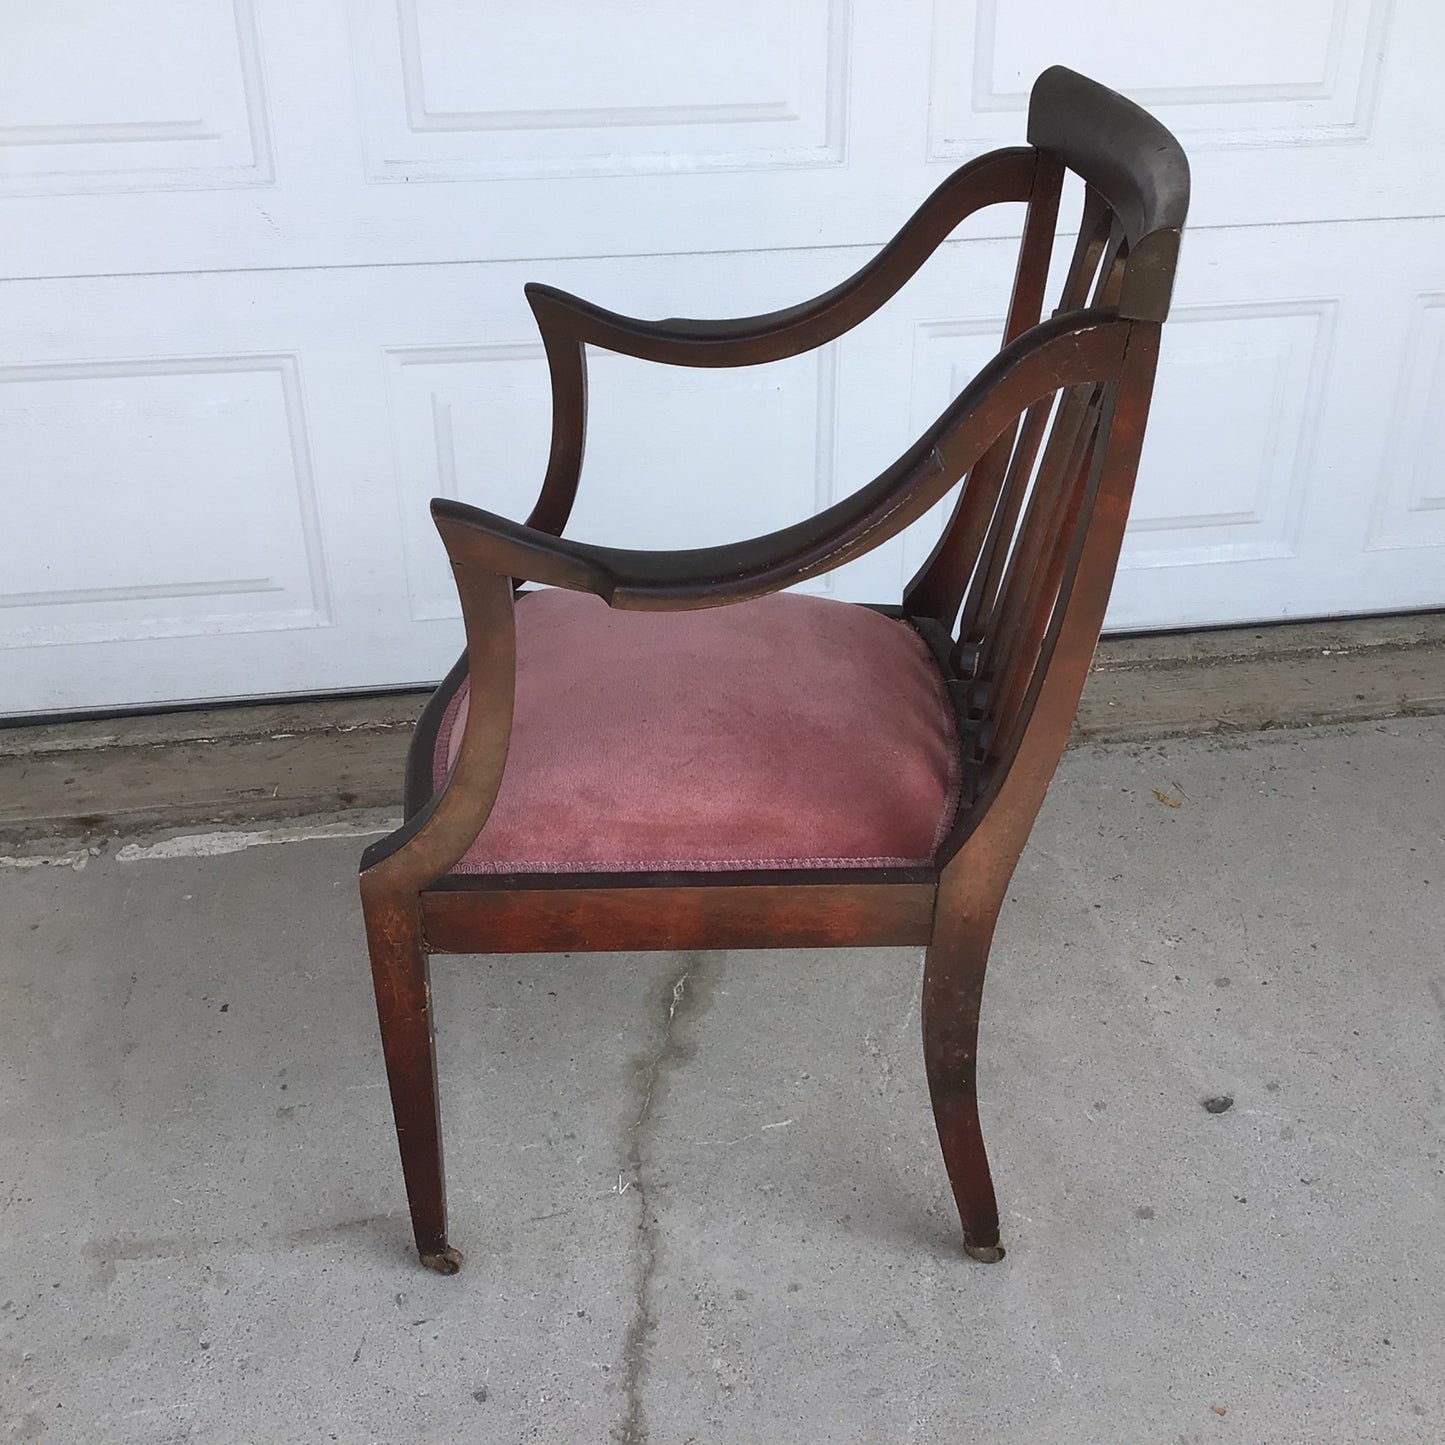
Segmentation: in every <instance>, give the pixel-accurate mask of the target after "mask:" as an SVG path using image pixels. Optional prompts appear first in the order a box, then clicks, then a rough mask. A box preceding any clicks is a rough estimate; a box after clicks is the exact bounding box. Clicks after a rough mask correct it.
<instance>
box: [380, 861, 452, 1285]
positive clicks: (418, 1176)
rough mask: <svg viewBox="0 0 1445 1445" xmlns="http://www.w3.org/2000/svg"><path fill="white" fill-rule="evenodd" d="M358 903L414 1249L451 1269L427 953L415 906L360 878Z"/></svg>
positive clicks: (442, 1270)
mask: <svg viewBox="0 0 1445 1445" xmlns="http://www.w3.org/2000/svg"><path fill="white" fill-rule="evenodd" d="M413 905H414V899H413ZM362 908H363V912H364V914H365V916H366V936H367V943H368V946H369V947H370V950H371V977H372V982H373V984H374V985H375V988H376V1012H377V1018H378V1020H379V1022H380V1024H381V1046H382V1052H383V1053H384V1054H385V1056H386V1076H387V1081H388V1083H389V1084H390V1086H391V1107H392V1113H393V1114H394V1116H395V1118H396V1138H397V1143H398V1145H399V1146H400V1148H401V1170H402V1174H403V1176H404V1177H405V1179H406V1195H407V1201H408V1203H409V1204H410V1206H411V1222H412V1229H413V1231H414V1232H415V1235H416V1248H417V1253H418V1254H419V1255H420V1256H421V1262H422V1263H423V1264H424V1265H426V1267H427V1268H428V1269H434V1270H436V1271H437V1273H438V1274H455V1273H456V1272H457V1270H459V1269H460V1268H461V1264H462V1256H461V1255H460V1253H458V1251H457V1250H455V1249H453V1248H452V1247H451V1246H450V1245H449V1244H448V1243H447V1199H446V1177H445V1174H444V1172H443V1168H442V1136H441V1116H440V1112H439V1109H438V1103H437V1076H436V1049H435V1045H434V1042H433V1038H432V1020H431V1006H430V1005H431V980H430V970H429V968H428V962H427V954H426V951H425V949H424V948H423V947H422V941H421V933H420V930H419V928H418V925H417V919H416V914H415V908H414V906H413V907H411V908H408V907H406V906H396V905H393V904H392V903H390V902H389V901H387V900H385V899H381V898H377V897H374V896H368V890H367V887H366V884H365V881H364V880H363V885H362Z"/></svg>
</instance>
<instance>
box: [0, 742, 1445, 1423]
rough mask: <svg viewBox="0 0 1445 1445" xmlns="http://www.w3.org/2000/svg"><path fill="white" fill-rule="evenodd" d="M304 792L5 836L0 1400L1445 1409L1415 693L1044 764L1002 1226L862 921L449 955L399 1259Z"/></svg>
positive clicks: (1014, 1033) (343, 956)
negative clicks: (722, 948) (443, 1155)
mask: <svg viewBox="0 0 1445 1445" xmlns="http://www.w3.org/2000/svg"><path fill="white" fill-rule="evenodd" d="M1156 790H1157V791H1156ZM1174 804H1177V805H1178V806H1174ZM366 821H367V820H366V819H364V818H362V819H360V820H356V819H352V820H347V821H343V822H342V824H341V825H340V831H341V832H342V833H343V834H351V833H356V832H357V831H358V830H359V829H360V828H361V827H364V826H365V824H366ZM314 831H316V829H315V828H313V827H312V826H311V825H309V824H308V823H306V822H305V821H304V820H303V821H302V822H301V823H300V824H299V825H297V826H295V827H293V828H292V829H291V830H290V831H287V830H284V829H283V830H282V831H281V832H280V834H279V836H280V837H282V838H287V837H289V838H292V839H293V840H295V841H289V842H269V843H262V842H260V841H257V844H256V846H250V847H246V848H244V849H242V850H240V851H236V852H231V853H222V854H219V855H215V856H207V854H208V853H210V852H211V851H212V850H213V849H214V848H215V847H216V846H217V845H216V844H215V843H214V842H211V843H196V842H194V841H190V842H185V843H181V844H172V845H171V846H169V847H161V848H157V847H156V841H157V840H156V838H155V837H143V838H139V839H122V838H118V839H114V840H112V842H111V844H110V845H109V846H108V847H107V848H105V849H103V850H102V851H101V852H100V853H98V854H84V855H83V857H84V866H82V867H79V868H77V867H76V866H75V864H76V863H77V862H79V861H81V857H82V855H75V856H72V857H70V858H69V860H68V861H67V860H66V859H65V858H64V857H63V856H61V855H60V854H57V855H56V856H57V858H58V859H59V861H57V862H54V863H50V864H41V865H36V866H23V867H22V866H19V865H18V864H17V862H16V861H15V860H14V859H12V860H10V861H9V862H8V864H7V865H6V866H4V867H0V988H3V994H0V1001H3V1007H0V1077H3V1081H4V1082H3V1088H0V1108H3V1116H0V1369H3V1390H0V1430H3V1432H5V1433H4V1434H3V1436H0V1438H4V1439H7V1440H11V1441H33V1440H42V1441H44V1442H46V1445H61V1442H76V1445H82V1442H83V1445H101V1442H105V1445H130V1442H136V1445H139V1442H146V1445H153V1442H166V1441H197V1442H233V1441H234V1442H278V1445H279V1442H292V1441H295V1442H312V1441H320V1442H324V1441H341V1442H347V1445H351V1442H371V1441H377V1442H398V1445H400V1442H417V1441H447V1442H450V1441H457V1442H461V1441H488V1442H491V1441H496V1442H514V1441H515V1442H523V1441H529V1442H530V1441H558V1442H574V1441H575V1442H589V1445H605V1442H611V1441H617V1442H624V1445H640V1442H650V1445H663V1442H667V1445H673V1442H676V1445H684V1442H699V1445H701V1442H708V1445H712V1442H717V1445H752V1442H757V1445H784V1442H793V1441H797V1442H808V1445H816V1442H855V1441H856V1442H873V1441H879V1442H889V1445H894V1442H917V1445H922V1442H929V1445H932V1442H939V1445H942V1442H957V1441H977V1442H983V1445H994V1442H998V1445H1041V1442H1055V1441H1058V1442H1070V1445H1089V1442H1099V1445H1105V1442H1107V1445H1132V1442H1140V1445H1156V1442H1163V1445H1203V1442H1215V1441H1219V1442H1225V1441H1228V1442H1261V1445H1263V1442H1269V1445H1291V1442H1314V1441H1330V1442H1369V1441H1382V1442H1391V1445H1405V1442H1417V1441H1418V1442H1436V1445H1438V1442H1440V1441H1441V1440H1445V1371H1442V1369H1441V1361H1442V1354H1441V1340H1442V1339H1445V1160H1442V1148H1445V1145H1442V1128H1445V1088H1442V1086H1445V1062H1442V1061H1445V843H1442V835H1445V718H1422V719H1414V720H1410V719H1401V720H1396V721H1391V722H1384V723H1380V722H1370V723H1364V724H1356V725H1352V726H1345V727H1332V728H1321V729H1314V730H1300V731H1289V732H1274V733H1263V734H1255V735H1250V736H1246V737H1240V738H1235V739H1229V740H1221V739H1210V740H1196V741H1184V742H1170V743H1166V744H1157V745H1139V744H1130V745H1115V746H1110V747H1100V746H1093V747H1082V748H1078V749H1075V750H1073V751H1072V752H1070V753H1069V754H1068V755H1067V757H1066V759H1065V762H1064V765H1063V769H1062V771H1061V773H1060V776H1059V779H1058V781H1057V783H1056V785H1055V787H1054V790H1053V792H1052V793H1051V795H1050V798H1049V801H1048V803H1047V804H1046V806H1045V809H1044V813H1043V816H1042V818H1041V820H1040V823H1039V827H1038V829H1037V831H1036V833H1035V836H1034V840H1033V842H1032V843H1031V845H1030V847H1029V849H1028V852H1027V853H1026V855H1025V857H1024V860H1023V863H1022V865H1021V867H1020V869H1019V873H1018V876H1017V880H1016V884H1015V888H1014V890H1013V900H1012V903H1011V905H1010V907H1009V908H1008V910H1007V911H1006V913H1005V916H1004V919H1003V923H1002V925H1001V928H1000V933H999V938H998V941H997V944H996V947H995V953H994V962H993V969H992V972H991V974H990V980H989V990H988V995H987V997H986V999H985V1005H984V1010H985V1019H984V1041H983V1051H982V1063H981V1078H982V1091H983V1096H984V1119H985V1127H986V1129H987V1130H988V1131H989V1136H990V1140H991V1144H992V1150H993V1155H994V1160H995V1175H996V1179H997V1182H998V1187H999V1194H1000V1203H1001V1207H1002V1211H1003V1216H1004V1228H1005V1240H1006V1243H1007V1245H1008V1249H1009V1253H1008V1257H1007V1259H1006V1260H1005V1261H1004V1262H1003V1263H1001V1264H998V1265H995V1266H991V1267H990V1266H984V1265H978V1264H975V1263H973V1262H971V1261H970V1260H968V1259H967V1258H966V1257H965V1256H964V1255H963V1254H962V1252H961V1250H960V1249H959V1247H958V1243H957V1237H956V1233H955V1229H956V1223H955V1221H954V1219H953V1218H952V1216H951V1204H950V1202H949V1199H948V1194H947V1184H946V1181H945V1178H944V1175H943V1171H942V1167H941V1163H940V1161H939V1159H938V1157H937V1152H936V1144H935V1142H934V1140H933V1138H932V1124H931V1118H930V1115H929V1112H928V1107H927V1101H926V1093H925V1088H924V1082H923V1075H922V1066H921V1059H920V1054H919V1045H918V1038H917V1034H918V984H919V973H920V958H919V955H918V953H917V951H914V950H891V951H882V950H880V951H875V952H867V953H848V952H838V953H790V954H756V953H728V954H699V955H689V956H677V955H645V956H635V957H633V956H618V955H612V956H604V957H598V958H586V957H541V958H510V957H495V958H488V959H444V960H440V961H439V962H438V963H437V965H436V968H435V994H436V1000H437V1007H438V1010H439V1038H440V1053H441V1070H442V1083H443V1091H444V1107H445V1110H446V1126H447V1131H448V1135H447V1137H448V1144H449V1159H448V1162H449V1172H450V1185H451V1201H452V1218H453V1231H452V1232H453V1240H454V1242H455V1243H456V1244H457V1245H458V1246H459V1247H460V1248H461V1249H462V1250H464V1251H465V1253H466V1255H467V1263H466V1267H465V1268H464V1269H463V1271H462V1273H461V1274H460V1275H458V1276H457V1277H455V1278H453V1279H443V1278H440V1277H438V1276H436V1275H432V1274H429V1273H428V1272H426V1271H424V1270H422V1269H421V1268H419V1267H418V1266H417V1265H416V1263H415V1261H414V1258H413V1256H412V1255H411V1252H410V1245H409V1238H408V1228H407V1223H406V1219H405V1210H404V1199H403V1195H402V1188H401V1179H400V1172H399V1169H398V1167H397V1164H396V1160H395V1154H394V1143H393V1138H392V1134H391V1121H390V1116H389V1110H388V1105H387V1100H386V1093H385V1090H384V1087H383V1084H382V1067H381V1056H380V1049H379V1046H378V1042H377V1038H376V1029H375V1020H374V1016H373V1013H372V1003H371V997H370V986H369V981H368V976H367V970H366V963H365V951H364V948H363V944H362V937H361V929H360V918H359V910H358V906H357V898H356V888H355V863H356V858H357V856H358V854H359V851H360V848H361V846H362V842H363V840H362V839H361V838H360V837H358V836H340V837H321V838H313V839H310V840H301V838H302V835H304V834H306V833H308V832H314ZM124 845H129V846H128V847H126V846H124ZM23 861H25V862H26V863H27V864H31V863H33V862H34V860H33V858H32V859H26V860H23ZM675 1000H676V1003H677V1006H676V1008H675V1009H673V1008H672V1005H673V1003H674V1001H675ZM1224 1097H1227V1098H1229V1099H1232V1101H1233V1103H1232V1106H1231V1107H1229V1108H1227V1109H1226V1110H1224V1112H1219V1113H1211V1112H1209V1111H1207V1110H1206V1109H1205V1108H1204V1101H1205V1100H1206V1099H1217V1098H1224Z"/></svg>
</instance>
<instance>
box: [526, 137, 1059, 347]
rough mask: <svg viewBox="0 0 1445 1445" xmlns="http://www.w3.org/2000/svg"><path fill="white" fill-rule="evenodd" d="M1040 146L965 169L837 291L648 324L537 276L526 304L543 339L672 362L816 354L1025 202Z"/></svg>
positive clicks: (1003, 152)
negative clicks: (994, 216) (981, 214)
mask: <svg viewBox="0 0 1445 1445" xmlns="http://www.w3.org/2000/svg"><path fill="white" fill-rule="evenodd" d="M1036 158H1037V152H1036V151H1035V150H1033V149H1032V148H1031V147H1029V146H1014V147H1010V148H1008V149H1005V150H997V151H993V152H991V153H990V154H988V155H984V156H979V157H978V158H977V159H976V160H973V161H969V162H968V163H967V164H966V165H962V166H960V167H959V168H958V169H957V170H956V171H954V172H953V174H952V175H950V176H949V177H948V178H947V179H946V180H945V181H943V183H942V184H941V185H940V186H939V187H938V188H937V189H936V190H935V191H934V192H933V194H932V195H931V196H929V198H928V199H927V200H926V201H924V203H923V204H922V205H921V206H920V207H919V208H918V209H917V210H916V211H915V212H914V213H913V215H912V216H911V217H910V218H909V219H908V220H907V221H906V222H905V223H904V225H903V228H902V230H900V231H899V232H898V234H897V235H896V236H894V238H893V239H892V240H891V241H890V242H889V243H888V244H887V245H886V246H884V248H883V249H882V250H881V251H880V252H879V253H878V254H877V255H876V256H875V257H874V258H873V259H872V260H871V261H869V262H868V264H867V265H866V266H864V267H863V268H862V269H861V270H860V271H858V272H856V273H855V274H854V275H852V276H850V277H849V278H848V279H847V280H846V281H844V282H842V283H841V284H840V285H837V286H835V287H833V289H832V290H831V291H825V292H824V293H823V294H822V295H821V296H816V297H814V298H813V299H812V300H811V301H804V302H802V303H801V304H800V305H797V306H789V307H787V308H786V309H784V310H782V311H773V312H770V313H769V314H767V315H765V316H744V317H741V318H739V319H737V320H732V321H690V320H684V319H681V318H677V317H672V318H669V319H668V320H665V321H640V320H637V319H636V318H634V317H631V316H619V315H618V314H617V313H616V312H614V311H607V310H605V309H604V308H602V307H601V306H594V305H593V304H592V302H590V301H584V300H582V298H581V297H580V296H572V295H570V294H569V293H568V292H566V291H559V290H557V289H556V287H553V286H542V285H538V284H537V283H535V282H533V283H531V284H530V285H528V286H527V288H526V293H527V300H528V302H529V303H530V304H531V307H532V312H533V314H534V315H535V316H536V318H537V326H538V329H539V330H540V331H541V332H542V335H543V338H544V339H550V338H556V339H558V340H561V339H564V338H565V339H566V340H568V341H574V342H585V343H587V344H588V345H592V346H600V347H602V348H603V349H604V350H607V351H616V352H620V353H621V354H622V355H624V356H636V357H640V358H641V359H642V360H644V361H659V362H665V363H667V364H668V365H671V366H758V365H761V364H762V363H763V362H768V361H782V360H783V359H785V358H786V357H789V356H797V355H798V354H799V353H801V352H804V351H812V350H814V349H815V348H816V347H819V346H822V345H823V344H824V343H825V342H829V341H832V340H834V339H835V338H837V337H839V336H841V335H842V334H843V333H844V332H845V331H847V330H849V329H850V328H851V327H854V326H856V325H857V324H858V323H859V322H860V321H862V320H864V319H865V318H866V317H868V316H871V315H872V314H873V313H874V312H875V311H876V310H877V309H878V308H879V307H880V306H882V305H883V303H884V302H885V301H887V300H888V299H889V298H890V297H892V296H893V295H894V294H895V293H896V292H897V291H898V290H899V289H900V288H901V287H902V286H903V285H904V284H905V283H906V282H907V281H908V279H909V278H910V277H911V276H912V275H913V274H914V273H915V272H916V271H917V270H918V268H919V267H920V266H922V265H923V263H924V262H925V261H926V260H927V259H928V258H929V256H930V255H932V254H933V252H934V251H935V250H937V249H938V247H939V245H940V244H941V243H942V242H943V241H945V240H946V239H947V238H948V236H949V234H950V232H952V231H953V230H954V228H955V227H956V226H957V225H958V224H959V222H960V221H962V220H963V219H964V218H965V217H966V216H969V215H972V214H973V212H975V211H978V210H982V209H983V208H984V207H985V206H992V205H995V204H997V203H999V202H1001V201H1027V200H1028V199H1029V196H1030V195H1031V194H1032V191H1033V183H1034V166H1035V162H1036Z"/></svg>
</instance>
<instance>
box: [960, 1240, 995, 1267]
mask: <svg viewBox="0 0 1445 1445" xmlns="http://www.w3.org/2000/svg"><path fill="white" fill-rule="evenodd" d="M963 1249H964V1253H965V1254H967V1255H968V1257H969V1258H970V1259H976V1260H978V1262H979V1263H980V1264H997V1263H998V1262H999V1260H1001V1259H1002V1258H1003V1257H1004V1247H1003V1245H1001V1244H969V1243H967V1242H965V1243H964V1246H963Z"/></svg>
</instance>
